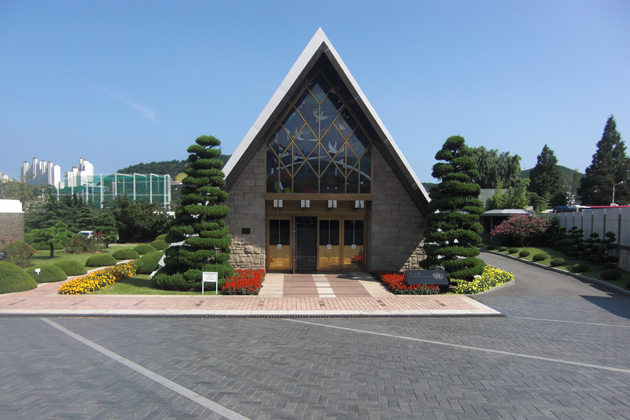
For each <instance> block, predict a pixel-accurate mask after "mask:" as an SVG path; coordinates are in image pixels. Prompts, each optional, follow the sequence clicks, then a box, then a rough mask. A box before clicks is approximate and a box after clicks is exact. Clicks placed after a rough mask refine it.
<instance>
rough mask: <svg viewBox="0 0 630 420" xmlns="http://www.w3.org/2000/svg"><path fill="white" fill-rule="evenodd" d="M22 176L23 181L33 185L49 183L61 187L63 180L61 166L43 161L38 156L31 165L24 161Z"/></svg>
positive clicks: (21, 169)
mask: <svg viewBox="0 0 630 420" xmlns="http://www.w3.org/2000/svg"><path fill="white" fill-rule="evenodd" d="M20 176H21V180H22V182H28V183H29V184H31V185H42V184H48V185H52V186H54V187H55V188H59V183H60V182H61V167H60V166H59V165H54V164H53V163H52V162H46V161H45V160H42V161H41V162H40V161H38V160H37V158H33V164H32V165H29V164H28V162H26V161H24V163H23V164H22V167H21V168H20Z"/></svg>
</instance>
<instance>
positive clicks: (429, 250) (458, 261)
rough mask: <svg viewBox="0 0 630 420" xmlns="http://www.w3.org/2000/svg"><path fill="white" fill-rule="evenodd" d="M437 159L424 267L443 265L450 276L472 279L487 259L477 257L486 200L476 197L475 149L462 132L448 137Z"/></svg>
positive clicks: (426, 232) (426, 234) (477, 194)
mask: <svg viewBox="0 0 630 420" xmlns="http://www.w3.org/2000/svg"><path fill="white" fill-rule="evenodd" d="M435 159H436V160H438V161H440V160H441V161H444V162H440V163H436V164H435V165H434V166H433V174H432V175H433V177H434V178H437V179H439V180H441V182H440V183H439V184H438V185H437V186H435V187H433V188H432V189H431V192H430V194H429V195H430V197H431V203H430V204H429V208H430V210H431V214H430V215H429V217H428V227H427V230H426V231H425V245H424V250H425V252H426V255H427V258H426V259H425V260H424V261H422V263H421V264H422V266H423V267H425V268H432V267H440V266H441V267H444V269H445V270H446V273H447V274H448V276H449V279H459V280H464V279H465V280H472V279H473V277H474V276H475V275H477V274H481V273H482V272H483V268H484V266H485V263H484V262H483V261H482V260H480V259H478V258H475V257H476V256H477V255H479V249H477V247H476V245H477V244H479V243H481V237H480V236H479V235H480V234H481V232H482V231H483V227H482V226H481V224H480V223H479V215H480V214H482V213H483V212H484V207H483V203H482V202H481V200H479V199H477V197H478V196H479V193H480V190H481V189H480V188H479V185H478V184H476V183H474V182H473V181H472V179H473V178H475V177H477V176H478V175H479V174H478V172H477V165H476V163H475V160H474V159H473V157H472V150H471V149H470V148H469V147H468V146H466V144H465V140H464V138H463V137H461V136H452V137H449V138H448V139H447V140H446V142H445V143H444V146H443V147H442V150H440V151H439V152H438V153H437V154H436V155H435Z"/></svg>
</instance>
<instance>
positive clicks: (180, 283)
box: [151, 273, 193, 292]
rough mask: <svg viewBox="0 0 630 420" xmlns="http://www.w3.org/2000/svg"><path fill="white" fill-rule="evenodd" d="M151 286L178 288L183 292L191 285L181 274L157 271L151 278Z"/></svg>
mask: <svg viewBox="0 0 630 420" xmlns="http://www.w3.org/2000/svg"><path fill="white" fill-rule="evenodd" d="M151 287H153V288H154V289H160V290H179V291H182V292H185V291H188V290H191V289H192V287H193V285H192V284H190V283H188V282H187V281H186V279H185V278H184V275H183V274H180V273H176V274H173V275H170V276H169V275H166V274H162V273H158V274H156V275H155V276H153V277H152V278H151Z"/></svg>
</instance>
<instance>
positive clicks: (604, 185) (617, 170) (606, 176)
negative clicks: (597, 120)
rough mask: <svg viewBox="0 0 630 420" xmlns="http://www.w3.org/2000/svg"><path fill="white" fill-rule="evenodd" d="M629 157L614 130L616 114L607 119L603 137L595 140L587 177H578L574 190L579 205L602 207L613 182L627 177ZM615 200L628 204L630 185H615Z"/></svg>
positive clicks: (605, 202)
mask: <svg viewBox="0 0 630 420" xmlns="http://www.w3.org/2000/svg"><path fill="white" fill-rule="evenodd" d="M629 171H630V159H629V158H628V157H627V156H626V145H625V143H624V141H623V140H622V139H621V134H619V132H618V131H617V123H616V122H615V117H614V116H613V115H611V116H610V117H608V121H606V127H605V128H604V134H603V135H602V139H601V140H600V141H599V142H598V143H597V151H596V152H595V154H594V155H593V161H592V163H591V166H589V167H588V168H586V176H585V177H584V178H582V179H581V181H580V187H579V188H578V190H577V193H578V195H579V196H580V198H581V202H582V204H586V205H591V206H604V205H608V204H610V203H611V202H612V193H613V185H615V184H617V183H619V182H622V181H625V180H627V179H628V172H629ZM615 202H616V203H617V204H628V203H629V202H630V188H629V186H628V185H624V184H621V185H617V186H616V187H615Z"/></svg>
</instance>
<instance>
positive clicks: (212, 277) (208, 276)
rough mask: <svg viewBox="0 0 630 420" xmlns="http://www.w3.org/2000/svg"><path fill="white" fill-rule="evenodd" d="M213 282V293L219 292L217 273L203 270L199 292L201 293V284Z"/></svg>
mask: <svg viewBox="0 0 630 420" xmlns="http://www.w3.org/2000/svg"><path fill="white" fill-rule="evenodd" d="M212 282H214V288H215V293H216V294H219V273H215V272H208V271H204V272H203V274H202V277H201V294H202V295H203V292H204V290H203V286H204V284H206V283H212Z"/></svg>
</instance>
